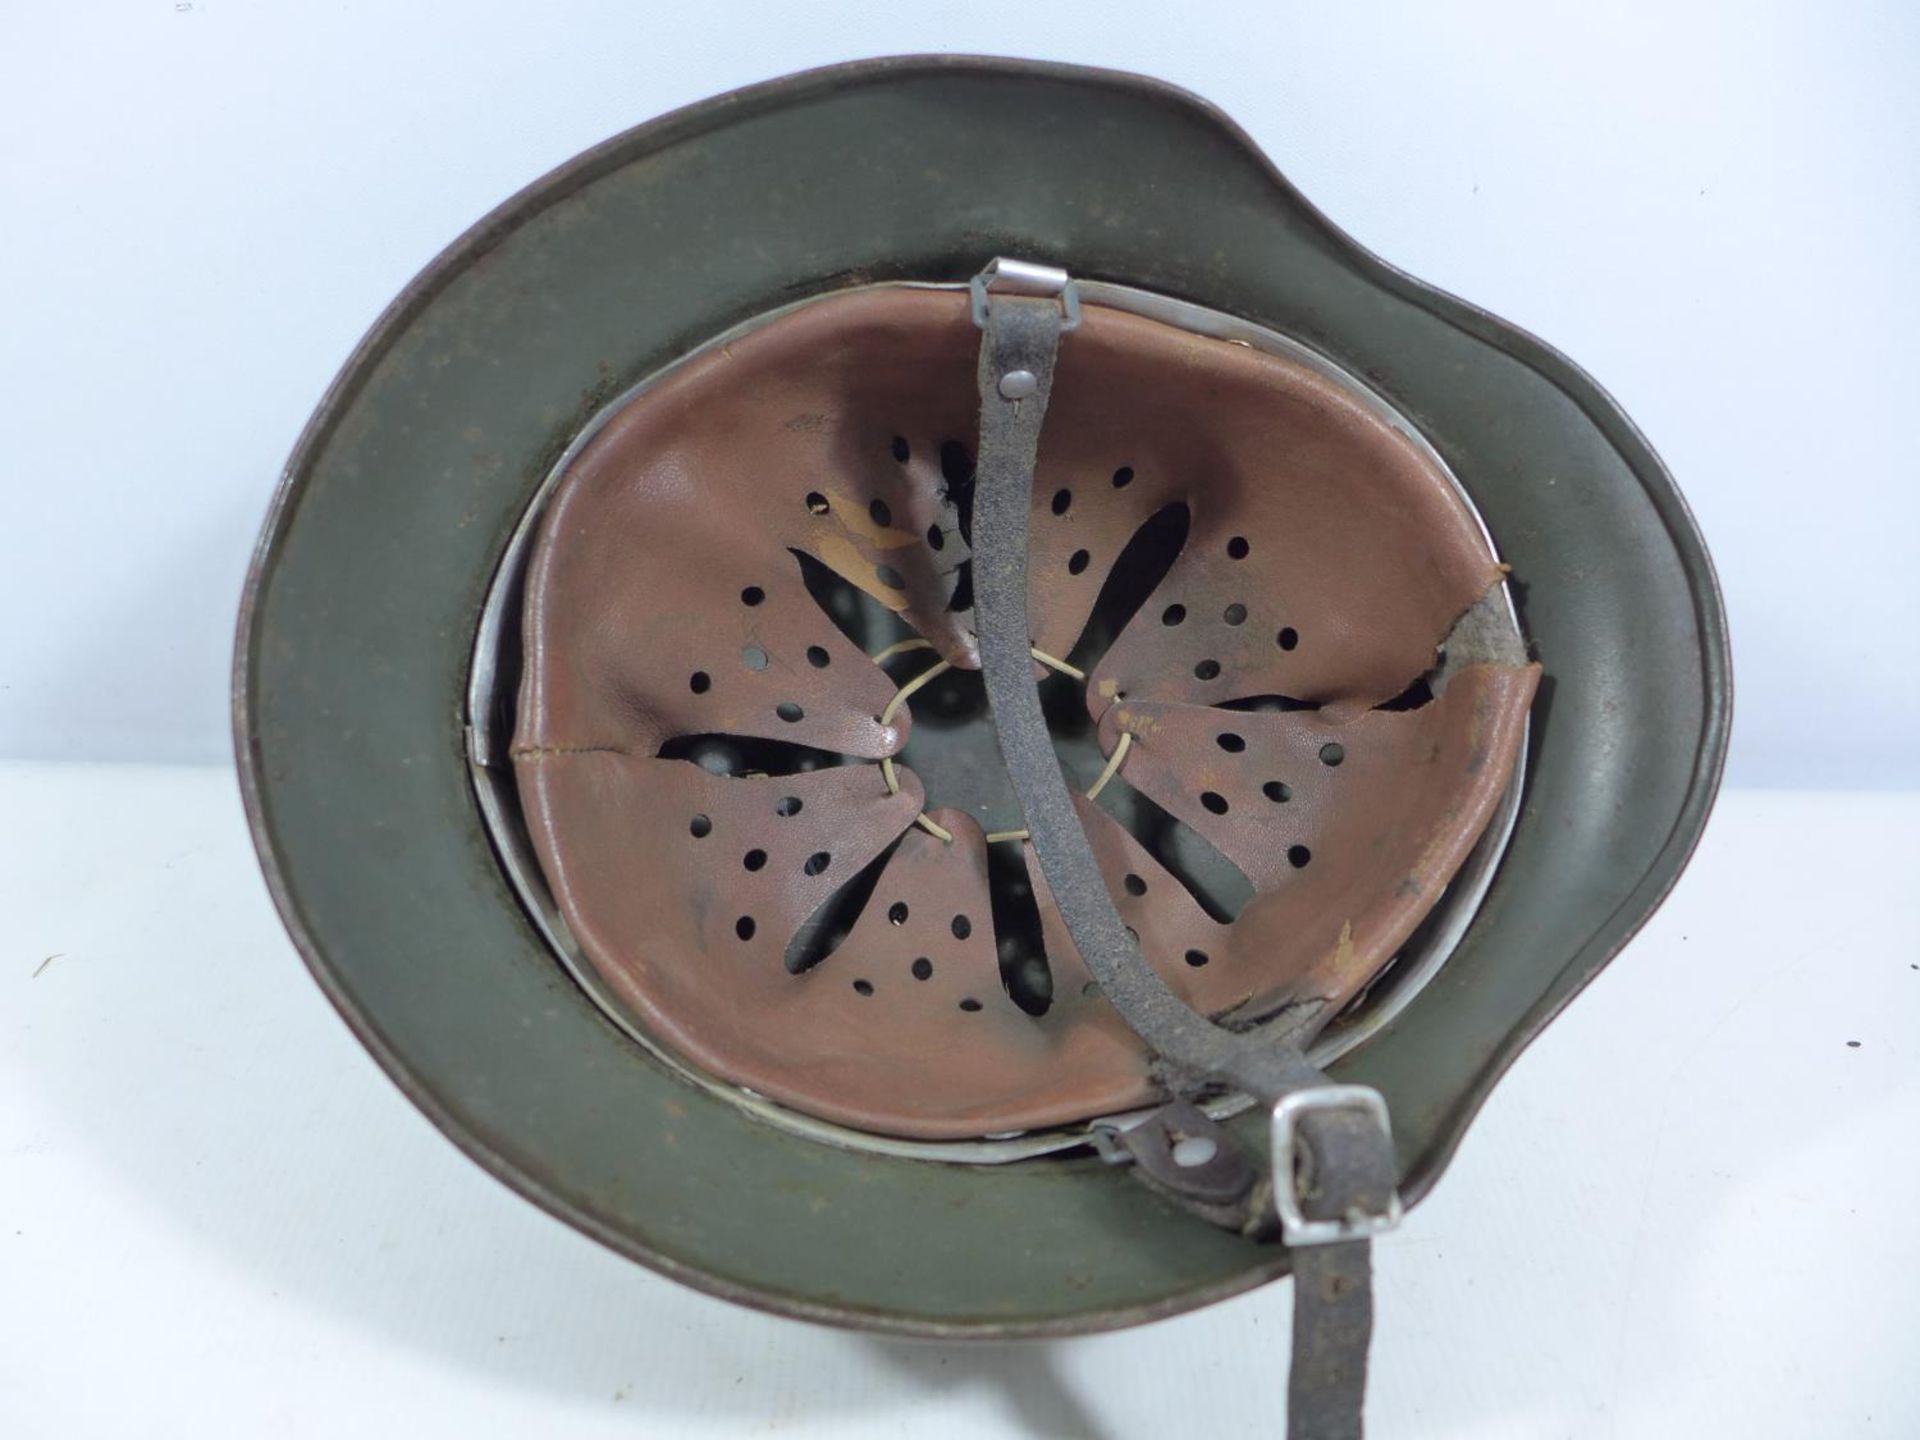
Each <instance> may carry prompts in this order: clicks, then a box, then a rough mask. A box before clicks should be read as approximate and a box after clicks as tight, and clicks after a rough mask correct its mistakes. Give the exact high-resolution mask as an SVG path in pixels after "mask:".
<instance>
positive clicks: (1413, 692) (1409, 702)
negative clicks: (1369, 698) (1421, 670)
mask: <svg viewBox="0 0 1920 1440" xmlns="http://www.w3.org/2000/svg"><path fill="white" fill-rule="evenodd" d="M1432 703H1433V686H1432V685H1430V684H1429V683H1427V677H1426V676H1425V675H1422V676H1421V677H1420V678H1419V679H1418V680H1415V681H1414V682H1413V683H1412V684H1411V685H1409V686H1407V688H1406V689H1404V690H1402V691H1401V692H1400V693H1399V694H1398V695H1396V696H1394V697H1393V698H1392V699H1391V700H1382V701H1381V702H1380V703H1379V704H1378V705H1376V706H1374V707H1373V708H1374V709H1376V710H1418V709H1419V708H1420V707H1421V706H1422V705H1431V704H1432Z"/></svg>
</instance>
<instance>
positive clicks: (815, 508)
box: [807, 490, 833, 515]
mask: <svg viewBox="0 0 1920 1440" xmlns="http://www.w3.org/2000/svg"><path fill="white" fill-rule="evenodd" d="M832 508H833V506H831V505H829V504H828V503H827V497H826V496H824V495H822V494H821V493H820V492H819V491H818V490H809V491H808V492H807V511H808V513H809V514H813V515H824V514H826V513H827V512H828V511H829V510H831V509H832Z"/></svg>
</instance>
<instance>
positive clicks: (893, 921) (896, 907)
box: [887, 900, 909, 925]
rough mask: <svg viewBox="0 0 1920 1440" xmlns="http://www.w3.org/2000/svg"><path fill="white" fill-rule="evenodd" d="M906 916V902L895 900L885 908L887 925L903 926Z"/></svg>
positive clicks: (907, 912)
mask: <svg viewBox="0 0 1920 1440" xmlns="http://www.w3.org/2000/svg"><path fill="white" fill-rule="evenodd" d="M908 914H909V911H908V910H907V902H906V901H904V900H896V901H894V902H893V904H891V905H889V906H888V907H887V923H888V924H889V925H904V924H906V923H907V915H908Z"/></svg>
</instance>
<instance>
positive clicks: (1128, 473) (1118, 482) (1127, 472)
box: [1113, 465, 1133, 490]
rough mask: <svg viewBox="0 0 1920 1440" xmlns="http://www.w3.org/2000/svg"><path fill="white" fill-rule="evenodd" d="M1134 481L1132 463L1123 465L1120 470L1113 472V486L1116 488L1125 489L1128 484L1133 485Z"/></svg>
mask: <svg viewBox="0 0 1920 1440" xmlns="http://www.w3.org/2000/svg"><path fill="white" fill-rule="evenodd" d="M1132 483H1133V467H1132V466H1131V465H1122V466H1121V467H1120V468H1119V469H1118V470H1116V471H1114V472H1113V488H1114V489H1116V490H1124V489H1126V488H1127V486H1129V485H1131V484H1132Z"/></svg>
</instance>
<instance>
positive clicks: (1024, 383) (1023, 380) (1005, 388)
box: [1000, 370, 1040, 400]
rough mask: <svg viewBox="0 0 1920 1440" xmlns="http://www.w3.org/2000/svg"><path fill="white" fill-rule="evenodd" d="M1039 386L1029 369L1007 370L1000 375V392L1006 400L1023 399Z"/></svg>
mask: <svg viewBox="0 0 1920 1440" xmlns="http://www.w3.org/2000/svg"><path fill="white" fill-rule="evenodd" d="M1039 388H1040V382H1039V381H1038V380H1036V379H1034V378H1033V372H1032V371H1031V370H1009V371H1008V372H1007V373H1006V374H1004V375H1002V376H1001V377H1000V394H1001V395H1002V396H1003V397H1004V398H1006V399H1008V400H1025V399H1026V398H1027V397H1028V396H1029V395H1032V394H1033V393H1034V391H1036V390H1038V389H1039Z"/></svg>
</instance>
